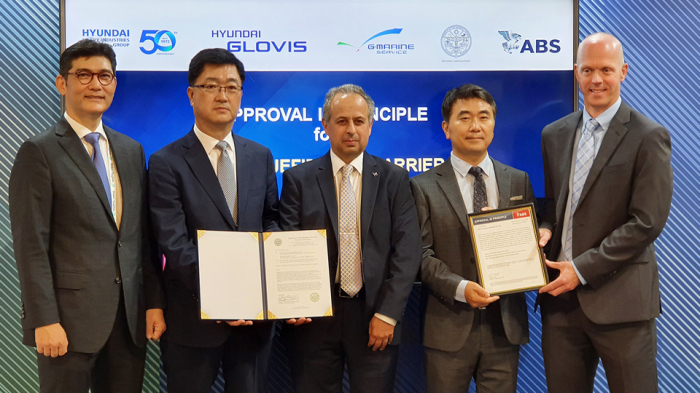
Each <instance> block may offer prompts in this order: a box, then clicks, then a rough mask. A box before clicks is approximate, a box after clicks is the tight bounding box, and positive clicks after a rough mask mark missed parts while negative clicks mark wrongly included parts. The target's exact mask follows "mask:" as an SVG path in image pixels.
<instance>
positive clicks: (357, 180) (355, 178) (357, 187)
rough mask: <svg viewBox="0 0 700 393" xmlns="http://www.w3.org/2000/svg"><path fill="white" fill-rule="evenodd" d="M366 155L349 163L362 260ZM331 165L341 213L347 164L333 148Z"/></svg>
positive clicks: (337, 279)
mask: <svg viewBox="0 0 700 393" xmlns="http://www.w3.org/2000/svg"><path fill="white" fill-rule="evenodd" d="M364 155H365V153H364V152H362V153H360V155H359V156H357V157H355V159H354V160H352V161H350V164H349V165H350V166H352V167H353V168H354V170H353V171H352V173H351V174H350V185H351V186H352V192H353V193H354V194H355V206H356V207H357V208H356V209H355V211H356V212H357V233H358V236H357V238H358V239H357V245H358V246H359V247H360V261H362V236H361V228H362V226H361V225H360V216H361V213H362V160H363V159H364ZM331 166H332V168H333V179H334V180H335V200H336V203H337V204H338V215H340V183H341V182H342V181H343V167H344V166H345V162H344V161H343V160H341V159H340V157H338V156H337V155H336V154H335V153H334V152H333V149H331ZM363 280H364V277H363ZM335 282H336V284H337V283H339V282H340V269H337V270H336V273H335ZM363 285H364V284H363ZM374 316H375V317H377V318H379V319H381V320H382V321H384V322H386V323H388V324H390V325H393V326H396V320H395V319H394V318H390V317H387V316H386V315H382V314H379V313H375V314H374Z"/></svg>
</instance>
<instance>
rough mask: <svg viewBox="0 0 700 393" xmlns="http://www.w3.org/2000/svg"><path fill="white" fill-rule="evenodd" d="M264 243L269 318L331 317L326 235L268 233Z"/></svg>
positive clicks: (324, 232) (314, 231) (318, 232)
mask: <svg viewBox="0 0 700 393" xmlns="http://www.w3.org/2000/svg"><path fill="white" fill-rule="evenodd" d="M268 235H269V236H268ZM264 239H265V271H266V282H267V305H268V310H269V314H268V315H270V314H272V316H274V317H275V318H278V319H288V318H298V317H321V316H330V315H332V312H333V309H332V301H331V285H330V274H329V267H328V243H327V241H326V231H325V230H309V231H290V232H269V233H268V232H266V233H265V234H264ZM272 316H270V317H271V318H272Z"/></svg>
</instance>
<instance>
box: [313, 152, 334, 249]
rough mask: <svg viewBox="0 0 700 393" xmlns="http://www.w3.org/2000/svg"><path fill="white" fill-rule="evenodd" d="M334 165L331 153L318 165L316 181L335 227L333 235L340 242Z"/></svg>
mask: <svg viewBox="0 0 700 393" xmlns="http://www.w3.org/2000/svg"><path fill="white" fill-rule="evenodd" d="M333 175H334V173H333V165H332V164H331V155H330V152H328V153H326V155H325V156H323V158H322V160H321V162H320V163H319V165H318V173H316V180H317V181H318V186H319V188H320V189H321V195H322V196H323V202H324V203H325V205H326V211H328V216H329V217H330V219H331V225H333V233H335V241H336V242H338V202H337V199H336V195H335V179H334V178H333Z"/></svg>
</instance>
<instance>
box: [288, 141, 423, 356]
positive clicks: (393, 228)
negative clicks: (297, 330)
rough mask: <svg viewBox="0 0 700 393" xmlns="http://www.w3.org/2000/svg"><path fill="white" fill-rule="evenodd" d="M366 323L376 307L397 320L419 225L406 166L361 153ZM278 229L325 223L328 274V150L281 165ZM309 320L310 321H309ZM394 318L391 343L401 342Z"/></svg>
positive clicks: (334, 224)
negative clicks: (283, 168) (285, 167)
mask: <svg viewBox="0 0 700 393" xmlns="http://www.w3.org/2000/svg"><path fill="white" fill-rule="evenodd" d="M360 225H361V234H360V239H361V240H360V241H361V247H362V277H363V285H364V290H365V311H364V317H365V322H366V325H367V328H368V329H369V322H370V320H371V318H372V316H373V315H374V314H375V313H380V314H382V315H386V316H388V317H390V318H393V319H395V320H396V321H401V319H402V317H403V313H404V309H405V308H406V302H407V301H408V296H409V295H410V293H411V289H412V287H413V281H414V279H415V278H416V274H417V272H418V268H419V266H420V255H421V248H420V230H419V228H418V220H417V217H416V207H415V204H414V202H413V197H412V196H411V190H410V188H409V183H408V172H407V171H406V170H405V169H402V168H399V167H398V166H396V165H394V164H392V163H389V162H387V161H384V160H382V159H381V158H379V157H375V156H372V155H370V154H367V153H366V152H365V153H364V159H363V172H362V206H361V213H360ZM280 227H281V228H282V229H283V230H288V231H291V230H304V229H321V228H325V229H326V230H327V231H328V232H327V233H328V237H327V239H328V259H329V268H330V277H331V280H332V281H334V279H335V276H336V270H337V267H338V203H337V199H336V191H335V181H334V178H333V167H332V165H331V158H330V152H329V153H327V154H326V155H324V156H323V157H321V158H317V159H315V160H313V161H310V162H306V163H303V164H301V165H298V166H296V167H294V168H291V169H289V170H286V171H285V172H284V177H283V186H282V197H281V200H280ZM312 323H313V322H312ZM400 333H401V328H400V325H399V324H398V323H397V326H396V329H395V330H394V341H393V343H394V344H398V343H399V342H400Z"/></svg>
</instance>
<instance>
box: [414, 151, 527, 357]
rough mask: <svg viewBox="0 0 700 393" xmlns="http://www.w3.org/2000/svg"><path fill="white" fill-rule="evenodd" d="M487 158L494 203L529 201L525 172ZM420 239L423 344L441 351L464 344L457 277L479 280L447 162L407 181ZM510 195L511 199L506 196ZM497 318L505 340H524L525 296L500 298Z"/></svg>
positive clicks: (466, 311) (466, 317) (463, 306)
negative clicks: (423, 287)
mask: <svg viewBox="0 0 700 393" xmlns="http://www.w3.org/2000/svg"><path fill="white" fill-rule="evenodd" d="M492 161H493V169H494V173H495V176H496V183H497V185H498V196H499V199H498V207H499V208H506V207H508V206H516V205H521V204H523V203H534V202H535V195H534V193H533V192H532V185H531V184H530V178H529V177H528V175H527V173H525V172H523V171H519V170H517V169H515V168H512V167H509V166H507V165H503V164H501V163H500V162H498V161H496V160H492ZM411 188H412V189H413V196H414V197H415V198H416V205H417V207H418V219H419V221H420V226H421V230H422V237H423V265H422V268H421V278H422V280H423V283H424V284H426V285H427V286H428V288H430V291H431V294H432V295H433V296H430V297H429V298H428V302H427V305H426V310H425V329H424V334H423V342H424V345H425V346H427V347H429V348H435V349H439V350H441V351H450V352H452V351H457V350H459V349H460V348H462V347H463V346H464V342H465V341H466V340H467V336H468V335H469V332H470V330H471V325H472V321H473V320H474V309H473V308H472V306H470V305H469V304H468V303H462V302H458V301H455V299H454V297H455V293H456V291H457V287H458V286H459V283H460V282H461V281H462V280H465V279H466V280H470V281H476V282H478V281H479V277H478V274H477V271H476V264H475V262H474V251H473V246H472V242H471V237H470V236H469V224H468V222H467V208H466V207H465V206H464V199H463V198H462V193H461V192H460V190H459V184H458V183H457V178H456V177H455V173H454V168H453V166H452V162H451V160H449V159H448V160H447V161H445V162H444V163H443V164H441V165H440V166H438V167H435V168H433V169H431V170H429V171H428V172H425V173H423V174H420V175H418V176H416V177H414V178H413V179H412V180H411ZM511 198H513V199H511ZM499 302H500V303H501V304H500V305H501V317H502V320H503V328H504V330H505V333H506V337H507V338H508V341H510V343H512V344H527V343H528V342H529V332H528V324H527V305H526V302H525V294H523V293H517V294H512V295H505V296H501V299H500V300H499Z"/></svg>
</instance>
